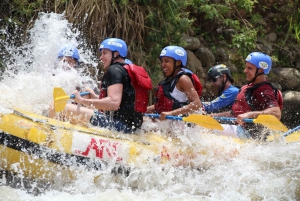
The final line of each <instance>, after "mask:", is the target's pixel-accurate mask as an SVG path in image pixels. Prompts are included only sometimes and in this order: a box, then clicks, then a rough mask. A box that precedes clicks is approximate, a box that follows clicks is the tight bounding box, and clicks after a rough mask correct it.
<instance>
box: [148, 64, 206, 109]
mask: <svg viewBox="0 0 300 201" xmlns="http://www.w3.org/2000/svg"><path fill="white" fill-rule="evenodd" d="M182 75H187V76H189V77H190V78H191V80H192V83H193V85H194V87H195V90H196V91H197V94H198V95H199V97H200V96H201V95H202V84H201V82H200V80H199V78H198V77H197V75H196V74H194V73H193V72H192V71H190V70H188V69H186V68H182V71H180V72H179V73H178V74H177V75H176V76H175V77H174V78H171V79H170V78H166V79H164V80H163V81H161V82H160V83H159V85H158V86H157V88H156V91H155V103H154V107H155V111H156V112H157V113H159V114H160V113H161V112H168V111H172V110H175V109H177V108H181V107H183V106H184V105H188V104H189V102H179V101H178V100H177V99H175V98H174V97H173V96H171V93H172V92H173V90H174V88H175V86H176V84H177V82H178V80H179V78H180V76H182Z"/></svg>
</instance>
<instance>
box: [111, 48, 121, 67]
mask: <svg viewBox="0 0 300 201" xmlns="http://www.w3.org/2000/svg"><path fill="white" fill-rule="evenodd" d="M115 52H116V51H112V52H111V54H112V55H111V62H110V65H112V64H113V63H114V61H115V60H116V59H117V58H118V57H121V56H120V55H118V56H116V57H115Z"/></svg>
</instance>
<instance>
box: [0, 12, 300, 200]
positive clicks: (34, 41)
mask: <svg viewBox="0 0 300 201" xmlns="http://www.w3.org/2000/svg"><path fill="white" fill-rule="evenodd" d="M4 31H5V30H2V32H4ZM78 36H79V32H78V31H76V30H73V29H71V26H70V24H69V23H68V22H67V21H66V20H65V19H64V17H63V15H61V14H54V13H50V14H45V13H41V14H40V17H39V19H38V20H37V21H36V22H35V24H34V26H33V28H32V29H31V30H29V33H28V42H27V43H26V44H23V45H22V46H20V47H14V46H12V45H11V44H8V43H7V41H1V42H3V43H4V46H5V48H6V49H5V51H6V52H7V56H8V58H9V59H8V60H7V61H6V62H7V66H8V68H7V70H6V71H5V73H3V74H2V75H1V82H0V93H1V97H0V105H1V107H0V112H1V113H2V112H3V111H4V110H5V108H14V107H18V108H21V109H26V110H29V111H33V112H35V113H37V114H42V115H44V114H46V112H47V110H48V107H49V104H50V103H51V101H52V90H53V87H56V86H59V87H62V88H63V89H64V90H65V91H66V93H68V94H69V93H72V91H73V90H74V86H75V85H80V84H81V83H82V82H84V81H86V80H87V79H88V75H87V74H83V72H84V69H83V68H78V69H77V71H75V70H73V71H68V72H65V71H63V70H61V69H60V68H57V66H59V65H58V63H57V53H58V50H59V49H60V48H61V46H62V45H65V44H68V45H72V46H76V47H79V51H80V55H81V60H82V62H83V63H84V64H88V65H89V66H90V67H91V68H95V69H96V67H97V65H98V59H97V55H93V54H92V53H91V52H90V51H88V48H86V46H85V44H84V41H82V40H80V39H78V38H80V37H78ZM10 37H11V38H10V39H13V37H14V36H10ZM2 51H3V50H2ZM82 66H85V65H82ZM53 74H55V76H53ZM153 127H156V128H159V129H161V130H162V132H161V133H160V134H161V135H165V134H166V133H164V132H166V130H165V127H166V124H164V123H162V124H158V125H156V124H153V123H145V125H144V128H145V129H148V128H153ZM174 135H177V136H178V137H179V138H180V139H181V140H182V141H183V142H184V143H186V144H187V145H193V146H197V147H198V148H199V150H203V151H204V152H205V154H202V155H199V156H198V157H197V158H196V159H195V161H194V166H195V168H184V167H181V166H179V167H172V166H167V165H157V164H156V163H153V164H147V166H144V167H143V166H142V167H139V168H133V170H132V172H131V173H130V174H129V176H124V175H123V176H122V175H121V176H115V175H112V174H111V173H110V172H85V174H83V175H82V177H80V179H78V180H77V181H75V182H73V183H72V184H68V185H64V182H63V181H57V183H55V184H54V185H53V186H51V187H49V188H46V189H45V190H43V191H41V192H39V193H32V192H31V191H30V189H29V190H28V189H27V190H26V188H24V185H25V184H22V182H21V187H20V185H19V187H16V188H15V187H14V188H13V187H11V186H12V185H9V184H10V182H11V181H5V180H3V178H2V180H1V183H2V185H1V186H0V200H6V201H9V200H20V201H25V200H33V201H38V200H43V201H45V200H56V201H60V200H61V201H68V200H72V201H76V200H90V201H94V200H95V201H96V200H97V201H99V200H116V201H117V200H128V201H130V200H145V201H148V200H149V201H150V200H161V201H168V200H272V201H273V200H274V201H275V200H300V187H299V184H300V181H299V180H300V165H299V164H300V146H299V143H290V144H287V143H285V141H284V139H283V140H278V141H276V142H270V143H255V142H250V143H246V144H238V143H235V142H234V141H232V140H231V139H223V138H219V137H217V136H215V135H214V134H210V133H209V131H207V130H205V129H203V128H200V127H198V126H196V127H186V128H185V129H184V130H183V129H176V130H175V131H174ZM99 175H100V176H99ZM95 178H96V179H95ZM22 185H23V187H22Z"/></svg>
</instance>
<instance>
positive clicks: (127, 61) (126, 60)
mask: <svg viewBox="0 0 300 201" xmlns="http://www.w3.org/2000/svg"><path fill="white" fill-rule="evenodd" d="M125 64H133V63H132V61H130V60H129V59H125Z"/></svg>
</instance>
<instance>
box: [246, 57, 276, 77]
mask: <svg viewBox="0 0 300 201" xmlns="http://www.w3.org/2000/svg"><path fill="white" fill-rule="evenodd" d="M245 60H246V61H247V62H249V63H251V64H253V65H255V66H256V67H257V68H261V69H263V70H264V74H265V75H267V74H269V72H270V70H271V67H272V59H271V57H270V56H269V55H267V54H265V53H262V52H252V53H250V54H249V55H248V56H247V58H246V59H245Z"/></svg>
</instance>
